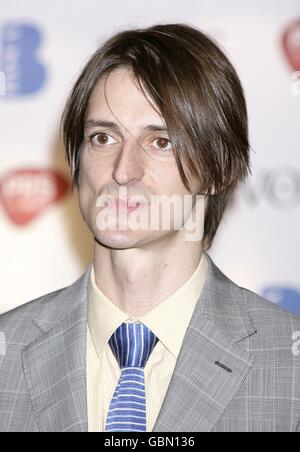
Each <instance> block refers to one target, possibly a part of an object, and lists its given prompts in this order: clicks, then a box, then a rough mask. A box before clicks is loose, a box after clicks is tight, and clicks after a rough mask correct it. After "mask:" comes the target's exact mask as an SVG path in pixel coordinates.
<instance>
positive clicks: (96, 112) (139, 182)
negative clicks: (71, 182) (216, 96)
mask: <svg viewBox="0 0 300 452" xmlns="http://www.w3.org/2000/svg"><path fill="white" fill-rule="evenodd" d="M147 97H148V95H147ZM150 102H151V101H150V98H148V99H147V98H146V97H145V96H144V94H143V93H142V91H141V90H140V89H139V87H138V85H137V82H136V81H135V80H134V78H133V75H132V73H131V72H130V70H129V69H127V68H123V67H122V68H121V67H120V68H117V69H115V70H114V71H112V72H111V73H110V74H109V75H108V76H107V77H106V78H102V79H101V80H99V82H98V83H97V85H96V86H95V88H94V90H93V92H92V95H91V97H90V100H89V105H88V109H87V112H86V121H85V142H84V148H83V153H82V157H81V168H80V183H79V201H80V208H81V212H82V214H83V217H84V219H85V221H86V223H87V224H88V226H89V228H90V229H91V231H92V232H93V234H94V237H95V238H96V239H97V241H98V242H100V243H101V244H103V245H106V246H108V247H110V248H120V249H125V248H133V247H141V246H142V245H146V244H150V243H153V242H155V241H158V240H162V239H168V238H171V236H172V235H173V236H174V234H177V233H178V232H179V231H178V222H179V223H181V224H180V226H182V224H184V223H185V221H186V220H187V218H188V217H189V216H190V214H191V211H192V207H190V208H188V207H186V210H185V211H184V213H183V215H182V216H181V217H180V219H178V218H177V220H176V219H174V210H175V211H176V209H177V211H178V208H175V207H174V204H172V203H171V212H170V218H171V222H170V227H169V229H165V228H162V227H161V223H160V228H159V230H158V229H157V227H156V228H153V224H152V226H151V221H150V216H151V214H150V212H151V203H152V205H153V202H152V201H151V196H152V195H158V196H160V195H165V199H167V198H170V199H171V198H172V196H174V195H177V197H179V198H181V200H183V196H184V195H191V193H189V192H188V190H187V189H186V188H185V186H184V185H183V182H182V180H181V178H180V174H179V170H178V167H177V164H176V160H175V154H174V152H173V150H172V143H171V141H170V137H169V135H168V131H167V130H165V129H166V124H165V122H164V120H163V118H162V116H161V115H160V114H159V113H158V112H157V111H156V110H155V109H154V108H153V107H152V105H151V103H150ZM104 122H105V123H106V124H103V123H104ZM107 123H111V124H107ZM153 126H155V127H153ZM190 183H191V188H192V194H196V193H197V192H198V190H199V181H196V180H190ZM105 196H106V197H109V198H110V199H111V200H112V199H113V200H119V199H121V201H120V202H119V204H118V203H117V204H105V205H104V203H103V202H102V203H101V202H100V203H99V199H100V198H102V199H104V197H105ZM132 196H134V197H135V198H132ZM136 196H138V197H139V200H140V201H142V205H140V207H139V208H137V209H136V210H133V211H132V210H131V209H128V206H127V204H128V203H129V204H131V205H133V206H136V200H137V199H138V198H136ZM99 197H100V198H99ZM130 198H131V201H130ZM122 199H123V200H124V201H123V202H122ZM132 200H133V202H132ZM97 201H98V203H97ZM165 206H166V205H165V204H164V205H162V204H161V205H160V206H159V207H158V208H157V209H159V210H160V215H162V209H164V208H165ZM172 206H173V207H172ZM157 209H156V213H157ZM145 212H148V213H147V215H146V216H145ZM104 213H105V218H106V220H105V221H106V225H107V224H108V223H109V224H110V225H112V224H115V225H116V226H117V227H116V228H115V227H110V228H107V227H104V216H103V214H104ZM165 213H166V212H165ZM99 214H101V215H99ZM133 215H134V218H135V219H136V220H138V219H141V218H143V219H144V220H145V218H146V217H147V219H148V221H147V227H146V228H145V227H143V228H141V227H140V228H132V227H131V225H130V221H131V220H133V219H134V218H132V216H133ZM139 215H140V216H139ZM99 218H100V219H99ZM107 220H109V221H108V222H107ZM112 220H114V221H112ZM203 221H204V219H203ZM135 224H136V223H135ZM125 225H126V226H125ZM143 225H144V226H145V223H143Z"/></svg>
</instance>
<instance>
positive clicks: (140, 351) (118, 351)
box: [109, 323, 158, 369]
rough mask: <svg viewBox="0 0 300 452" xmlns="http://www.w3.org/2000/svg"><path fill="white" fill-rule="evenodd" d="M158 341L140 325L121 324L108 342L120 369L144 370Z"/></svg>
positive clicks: (147, 329) (149, 331)
mask: <svg viewBox="0 0 300 452" xmlns="http://www.w3.org/2000/svg"><path fill="white" fill-rule="evenodd" d="M157 342H158V339H157V337H156V336H155V334H153V333H152V331H151V330H149V328H147V327H146V326H145V325H143V324H142V323H122V325H121V326H119V328H118V329H117V330H116V331H115V332H114V334H113V335H112V336H111V338H110V340H109V345H110V348H111V349H112V352H113V354H114V355H115V357H116V360H117V361H118V363H119V366H120V368H121V369H122V368H124V367H141V368H144V367H145V366H146V364H147V361H148V358H149V356H150V354H151V352H152V350H153V349H154V347H155V345H156V344H157Z"/></svg>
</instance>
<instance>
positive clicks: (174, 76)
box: [0, 24, 300, 432]
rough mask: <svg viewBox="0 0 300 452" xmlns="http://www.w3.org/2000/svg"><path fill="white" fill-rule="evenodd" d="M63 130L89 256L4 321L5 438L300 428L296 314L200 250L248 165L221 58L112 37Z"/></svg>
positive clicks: (243, 129) (202, 39) (0, 393)
mask: <svg viewBox="0 0 300 452" xmlns="http://www.w3.org/2000/svg"><path fill="white" fill-rule="evenodd" d="M63 134H64V140H65V144H66V152H67V157H68V161H69V163H70V166H71V170H72V175H73V178H74V186H76V188H77V189H78V193H79V203H80V209H81V212H82V215H83V217H84V220H85V221H86V223H87V225H88V226H89V229H90V230H91V233H92V234H93V236H94V238H95V247H94V256H93V261H92V262H91V264H90V265H89V267H88V269H87V271H86V273H85V274H84V275H83V276H82V277H81V278H80V279H79V280H78V281H76V282H75V283H74V284H73V285H71V286H69V287H67V288H64V289H61V290H58V291H56V292H53V293H51V294H48V295H45V296H43V297H41V298H39V299H37V300H34V301H32V302H31V303H27V304H25V305H23V306H21V307H19V308H17V309H15V310H13V311H11V312H8V313H6V314H4V315H2V316H1V317H0V331H2V332H3V333H4V335H5V338H6V354H5V355H4V356H1V357H0V430H1V431H34V432H38V431H41V432H46V431H50V432H77V431H102V432H103V431H106V432H121V431H123V432H134V431H153V432H200V431H215V432H221V431H298V430H300V360H299V358H297V357H296V356H295V353H294V354H293V353H292V346H293V341H292V335H293V333H294V332H295V331H299V330H300V319H299V318H297V317H296V316H293V315H291V314H289V313H287V312H285V311H283V310H281V309H280V308H279V307H277V306H275V305H273V304H271V303H270V302H268V301H266V300H264V299H263V298H261V297H260V296H258V295H256V294H254V293H253V292H250V291H249V290H247V289H244V288H241V287H239V286H237V285H236V284H235V283H234V282H232V281H231V280H230V279H228V278H227V277H226V276H225V275H224V274H223V273H222V272H221V271H220V270H219V269H218V268H217V267H216V265H215V264H214V263H213V261H212V260H211V258H210V257H209V255H208V254H207V250H208V249H209V247H210V246H211V243H212V241H213V238H214V236H215V234H216V231H217V228H218V225H219V223H220V221H221V218H222V215H223V212H224V209H225V207H226V205H227V204H228V202H229V200H230V198H231V196H232V194H233V193H234V190H235V189H236V187H237V186H238V184H239V183H240V182H242V181H243V180H244V179H245V177H246V175H247V174H248V172H249V171H250V163H249V144H248V128H247V112H246V105H245V100H244V96H243V90H242V87H241V85H240V82H239V79H238V76H237V74H236V72H235V70H234V68H233V67H232V65H231V63H230V62H229V61H228V59H227V57H226V56H225V55H224V54H223V52H222V51H221V50H220V49H219V48H218V47H217V46H216V44H214V43H213V42H212V41H211V40H210V39H209V38H208V37H207V36H205V35H204V34H202V33H201V32H200V31H198V30H197V29H195V28H193V27H190V26H187V25H183V24H167V25H156V26H153V27H150V28H146V29H137V30H128V31H124V32H120V33H118V34H117V35H115V36H113V37H112V38H111V39H110V40H108V41H107V42H106V43H105V44H104V45H103V46H102V47H101V48H99V49H98V50H97V51H96V52H95V54H94V55H93V56H92V58H91V59H90V61H89V62H88V64H87V65H86V67H85V68H84V70H83V72H82V74H81V75H80V77H79V79H78V81H77V83H76V84H75V86H74V89H73V90H72V92H71V94H70V97H69V99H68V102H67V105H66V108H65V111H64V115H63ZM174 197H175V198H174ZM162 199H163V200H166V202H163V200H162ZM182 207H183V209H182ZM153 217H154V220H157V221H156V226H157V225H158V227H154V226H153V225H155V221H153ZM166 219H167V220H169V222H165V220H166ZM166 223H167V227H165V225H166Z"/></svg>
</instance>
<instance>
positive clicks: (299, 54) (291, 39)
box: [282, 19, 300, 71]
mask: <svg viewBox="0 0 300 452" xmlns="http://www.w3.org/2000/svg"><path fill="white" fill-rule="evenodd" d="M282 44H283V48H284V51H285V54H286V56H287V59H288V61H289V63H290V65H291V67H292V69H294V70H295V71H300V19H299V20H297V21H296V22H293V23H292V24H291V25H290V26H289V27H288V28H287V30H286V31H285V32H284V34H283V37H282Z"/></svg>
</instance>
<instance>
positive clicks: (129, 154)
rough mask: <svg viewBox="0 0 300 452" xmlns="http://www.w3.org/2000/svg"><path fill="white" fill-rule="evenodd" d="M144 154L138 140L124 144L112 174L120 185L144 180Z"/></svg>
mask: <svg viewBox="0 0 300 452" xmlns="http://www.w3.org/2000/svg"><path fill="white" fill-rule="evenodd" d="M142 154H143V153H142V150H141V149H140V146H139V144H138V143H137V142H136V140H134V141H130V142H129V141H128V142H126V143H124V144H123V147H122V149H121V151H120V153H119V154H118V156H117V158H116V161H115V162H114V170H113V174H112V177H113V178H114V180H115V181H116V182H117V183H118V184H119V185H129V184H131V183H134V182H137V181H140V180H141V179H142V178H143V176H144V167H143V158H142Z"/></svg>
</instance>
